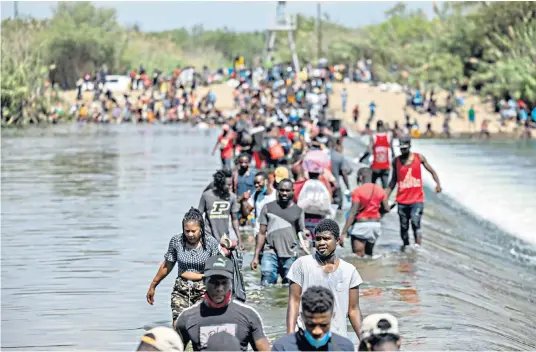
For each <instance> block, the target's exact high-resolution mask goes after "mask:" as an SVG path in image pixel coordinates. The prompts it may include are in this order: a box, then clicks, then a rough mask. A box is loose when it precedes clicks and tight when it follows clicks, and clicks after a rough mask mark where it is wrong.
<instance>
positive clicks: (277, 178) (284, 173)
mask: <svg viewBox="0 0 536 352" xmlns="http://www.w3.org/2000/svg"><path fill="white" fill-rule="evenodd" d="M289 174H290V173H289V171H288V169H287V168H286V167H285V166H279V167H277V168H276V169H275V170H274V189H277V186H278V185H279V182H281V180H284V179H286V178H290V177H289Z"/></svg>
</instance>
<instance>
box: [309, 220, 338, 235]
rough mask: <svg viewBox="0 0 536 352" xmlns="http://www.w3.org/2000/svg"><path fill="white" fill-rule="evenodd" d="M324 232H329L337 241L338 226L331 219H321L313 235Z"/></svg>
mask: <svg viewBox="0 0 536 352" xmlns="http://www.w3.org/2000/svg"><path fill="white" fill-rule="evenodd" d="M325 231H329V232H331V233H332V234H333V236H334V237H335V239H338V238H339V236H340V234H341V230H340V228H339V224H337V222H336V221H335V220H332V219H323V220H321V221H320V222H319V223H318V225H316V227H315V235H317V234H319V233H322V232H325Z"/></svg>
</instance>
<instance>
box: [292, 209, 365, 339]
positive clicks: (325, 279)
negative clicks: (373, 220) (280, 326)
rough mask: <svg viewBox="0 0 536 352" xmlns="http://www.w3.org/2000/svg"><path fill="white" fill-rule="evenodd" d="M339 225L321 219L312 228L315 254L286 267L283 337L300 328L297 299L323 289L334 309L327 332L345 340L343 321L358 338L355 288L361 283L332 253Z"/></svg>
mask: <svg viewBox="0 0 536 352" xmlns="http://www.w3.org/2000/svg"><path fill="white" fill-rule="evenodd" d="M339 235H340V229H339V225H337V223H336V222H335V221H334V220H331V219H324V220H322V221H320V222H319V223H318V225H317V226H316V228H315V248H316V253H315V254H312V255H307V256H302V257H300V258H298V259H297V260H296V261H295V262H294V263H293V264H292V266H291V267H290V270H289V272H288V274H287V279H288V280H289V281H290V286H289V301H288V309H287V333H288V334H290V333H293V332H295V331H296V327H297V326H298V327H300V328H302V329H303V328H304V327H303V322H302V320H301V305H300V300H301V295H302V292H305V290H307V289H308V288H309V287H311V286H323V287H326V288H328V289H330V290H331V292H333V296H334V297H335V306H334V309H333V313H334V316H333V320H332V322H331V330H332V331H333V332H335V333H337V334H339V335H341V336H345V337H346V336H348V332H347V325H348V323H347V318H349V319H350V324H351V325H352V328H353V329H354V331H355V332H356V334H357V336H359V331H360V328H361V310H360V309H359V285H361V283H362V282H363V280H362V279H361V276H360V275H359V273H358V272H357V269H356V268H355V267H354V266H353V265H352V264H350V263H347V262H345V261H344V260H342V259H340V258H337V257H336V256H335V249H336V248H337V241H338V240H339Z"/></svg>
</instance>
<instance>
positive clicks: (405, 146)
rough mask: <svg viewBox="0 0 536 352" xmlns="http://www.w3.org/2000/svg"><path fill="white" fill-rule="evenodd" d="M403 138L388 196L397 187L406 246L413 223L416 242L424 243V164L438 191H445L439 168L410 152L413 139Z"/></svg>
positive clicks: (387, 191) (421, 156)
mask: <svg viewBox="0 0 536 352" xmlns="http://www.w3.org/2000/svg"><path fill="white" fill-rule="evenodd" d="M399 141H400V154H401V155H400V156H397V157H396V158H395V159H394V160H393V176H392V177H391V182H390V183H389V187H388V188H387V189H386V193H387V197H389V196H390V195H391V192H392V191H393V190H394V188H395V187H396V186H398V191H397V194H396V202H397V203H398V217H399V218H400V237H402V241H403V242H404V245H403V247H402V250H404V249H405V247H406V246H409V236H408V232H409V223H410V222H411V227H412V229H413V235H414V236H415V244H416V245H420V244H421V239H422V233H421V218H422V214H423V210H424V191H423V188H422V182H423V181H422V174H421V164H422V165H423V166H424V168H425V169H426V170H428V172H430V174H431V175H432V177H433V178H434V181H435V183H436V188H435V191H436V192H437V193H439V192H441V185H440V183H439V177H438V176H437V174H436V172H435V170H434V169H433V168H432V167H431V166H430V164H428V161H427V160H426V158H425V157H424V155H421V154H417V153H412V152H410V148H411V138H410V137H409V136H404V137H401V138H400V139H399Z"/></svg>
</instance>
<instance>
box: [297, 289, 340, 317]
mask: <svg viewBox="0 0 536 352" xmlns="http://www.w3.org/2000/svg"><path fill="white" fill-rule="evenodd" d="M334 301H335V298H334V297H333V293H332V292H331V291H330V290H329V289H327V288H325V287H322V286H311V287H309V288H308V289H307V290H305V292H304V293H303V295H302V297H301V304H302V311H304V312H307V313H326V312H333V306H334V303H333V302H334Z"/></svg>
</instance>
